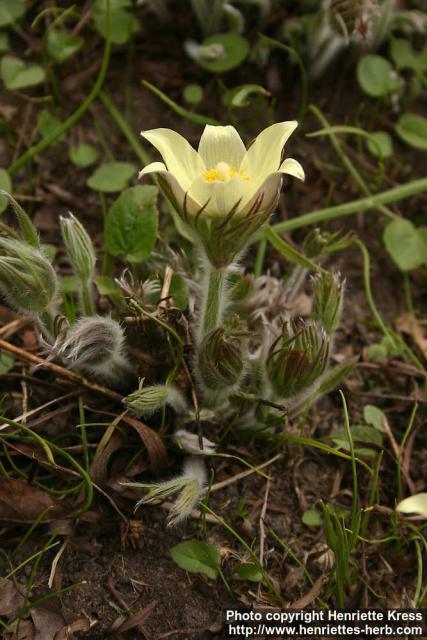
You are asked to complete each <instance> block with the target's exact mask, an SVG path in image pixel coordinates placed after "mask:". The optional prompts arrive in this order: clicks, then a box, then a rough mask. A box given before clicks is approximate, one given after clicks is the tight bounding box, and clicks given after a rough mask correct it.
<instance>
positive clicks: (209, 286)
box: [197, 261, 227, 345]
mask: <svg viewBox="0 0 427 640" xmlns="http://www.w3.org/2000/svg"><path fill="white" fill-rule="evenodd" d="M226 295H227V268H224V269H217V268H215V267H214V266H213V265H212V264H211V263H210V262H208V261H206V264H205V273H204V278H203V284H202V299H201V302H200V316H199V321H198V330H197V343H198V344H199V345H200V344H201V342H202V340H203V339H204V338H205V336H207V335H208V334H209V333H210V332H211V331H213V330H214V329H216V328H217V327H219V325H220V324H221V321H222V316H223V312H224V308H225V305H226Z"/></svg>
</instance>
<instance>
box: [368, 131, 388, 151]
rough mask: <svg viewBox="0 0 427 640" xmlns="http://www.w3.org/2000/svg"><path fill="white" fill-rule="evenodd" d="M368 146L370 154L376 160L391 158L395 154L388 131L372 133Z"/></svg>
mask: <svg viewBox="0 0 427 640" xmlns="http://www.w3.org/2000/svg"><path fill="white" fill-rule="evenodd" d="M366 144H367V147H368V149H369V152H370V153H371V154H372V155H373V156H375V157H376V158H389V157H390V156H391V155H392V154H393V143H392V140H391V136H390V134H389V133H387V132H386V131H376V132H375V133H371V134H370V137H369V138H368V140H367V143H366Z"/></svg>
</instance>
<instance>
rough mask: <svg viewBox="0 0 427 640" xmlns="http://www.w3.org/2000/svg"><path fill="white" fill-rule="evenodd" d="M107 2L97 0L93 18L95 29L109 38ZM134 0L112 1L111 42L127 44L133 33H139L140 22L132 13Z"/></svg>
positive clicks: (93, 8)
mask: <svg viewBox="0 0 427 640" xmlns="http://www.w3.org/2000/svg"><path fill="white" fill-rule="evenodd" d="M107 6H108V5H107V0H95V3H94V5H93V7H92V17H93V21H94V23H95V29H96V30H97V31H98V33H99V34H100V35H101V36H102V37H103V38H106V37H107V31H108V16H107ZM131 11H132V0H110V26H111V42H113V43H114V44H126V42H129V40H130V38H131V36H132V34H133V33H136V32H137V31H138V20H137V19H136V18H135V16H134V15H133V14H132V13H131Z"/></svg>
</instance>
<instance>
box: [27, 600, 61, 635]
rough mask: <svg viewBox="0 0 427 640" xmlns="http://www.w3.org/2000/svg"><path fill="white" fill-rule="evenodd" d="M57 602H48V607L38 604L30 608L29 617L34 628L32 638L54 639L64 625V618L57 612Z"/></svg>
mask: <svg viewBox="0 0 427 640" xmlns="http://www.w3.org/2000/svg"><path fill="white" fill-rule="evenodd" d="M58 604H59V603H58V602H57V603H56V605H55V604H54V603H53V602H50V606H49V608H48V607H47V606H40V607H35V608H34V609H31V610H30V615H31V619H32V621H33V623H34V626H35V629H36V634H35V636H34V640H54V638H55V637H56V634H57V633H58V631H60V630H61V629H62V628H63V627H64V625H65V620H64V618H63V616H62V615H61V614H60V613H59V607H58ZM54 607H55V608H54Z"/></svg>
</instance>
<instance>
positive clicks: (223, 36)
mask: <svg viewBox="0 0 427 640" xmlns="http://www.w3.org/2000/svg"><path fill="white" fill-rule="evenodd" d="M248 53H249V43H248V41H247V40H246V38H243V36H239V35H238V34H237V33H217V34H215V35H214V36H210V37H209V38H207V39H206V40H204V42H203V43H202V46H201V48H200V58H199V64H200V66H201V67H203V69H206V70H207V71H211V72H213V73H223V72H224V71H230V69H234V68H235V67H238V66H239V64H241V63H242V62H243V60H244V59H245V58H246V56H247V55H248Z"/></svg>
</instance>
